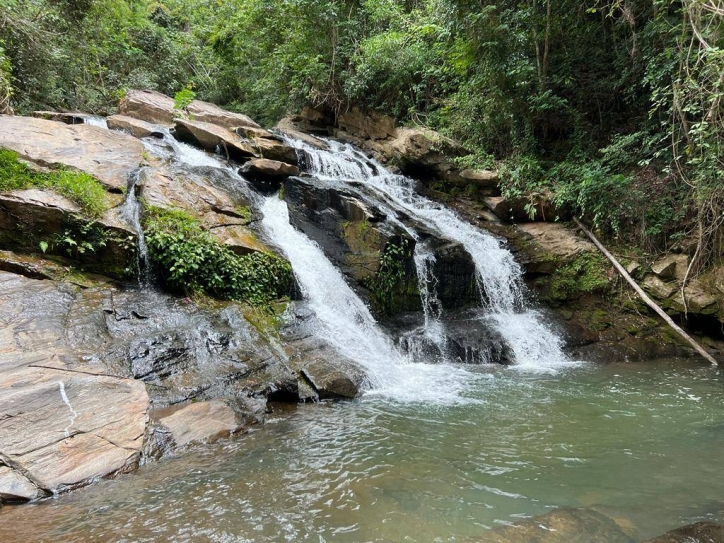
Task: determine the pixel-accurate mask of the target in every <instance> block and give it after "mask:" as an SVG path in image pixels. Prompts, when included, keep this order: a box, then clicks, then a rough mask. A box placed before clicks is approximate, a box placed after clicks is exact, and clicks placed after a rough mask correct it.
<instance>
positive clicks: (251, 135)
mask: <svg viewBox="0 0 724 543" xmlns="http://www.w3.org/2000/svg"><path fill="white" fill-rule="evenodd" d="M231 131H232V132H233V133H234V134H236V135H237V136H240V137H242V138H246V139H250V140H254V139H267V140H274V141H282V138H281V137H279V136H276V135H274V134H272V133H271V132H269V131H268V130H264V129H263V128H254V127H252V126H235V127H234V128H232V129H231Z"/></svg>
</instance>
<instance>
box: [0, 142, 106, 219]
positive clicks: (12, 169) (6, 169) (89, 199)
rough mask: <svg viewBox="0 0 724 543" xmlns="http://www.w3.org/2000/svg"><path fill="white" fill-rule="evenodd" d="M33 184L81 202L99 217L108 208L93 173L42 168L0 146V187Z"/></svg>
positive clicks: (87, 210)
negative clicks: (26, 162) (28, 162)
mask: <svg viewBox="0 0 724 543" xmlns="http://www.w3.org/2000/svg"><path fill="white" fill-rule="evenodd" d="M31 187H37V188H42V189H50V190H53V191H55V192H57V193H58V194H60V195H62V196H65V197H66V198H68V199H69V200H72V201H73V202H75V203H77V204H78V205H79V206H80V207H81V209H82V210H83V213H84V214H85V215H87V216H89V217H91V218H98V217H100V216H101V215H103V213H105V211H106V210H107V209H108V200H107V196H106V191H105V189H104V188H103V185H101V184H100V182H99V181H98V180H97V179H95V178H94V177H93V176H91V175H88V174H87V173H83V172H73V171H70V170H64V169H59V170H53V171H49V172H39V171H34V170H32V169H31V168H30V167H29V166H28V165H27V164H24V163H23V162H20V161H19V160H18V154H17V153H16V152H14V151H10V150H7V149H0V191H9V190H22V189H27V188H31Z"/></svg>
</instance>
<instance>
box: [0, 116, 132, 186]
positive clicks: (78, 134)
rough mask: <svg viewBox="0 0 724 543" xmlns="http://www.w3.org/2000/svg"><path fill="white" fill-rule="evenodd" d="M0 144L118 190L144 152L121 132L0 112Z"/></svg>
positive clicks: (25, 155)
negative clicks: (80, 172)
mask: <svg viewBox="0 0 724 543" xmlns="http://www.w3.org/2000/svg"><path fill="white" fill-rule="evenodd" d="M0 147H4V148H6V149H12V150H13V151H15V152H17V153H18V154H19V155H20V156H21V157H23V158H25V159H27V160H30V161H32V162H35V163H37V164H40V165H41V166H46V167H58V166H66V167H69V168H72V169H75V170H80V171H84V172H86V173H89V174H91V175H93V176H94V177H96V178H98V180H99V181H100V182H101V183H103V184H104V185H105V186H106V187H107V188H109V189H111V190H114V191H117V192H120V191H122V190H125V189H126V185H127V183H128V178H129V176H130V175H131V174H132V173H133V172H134V171H135V170H137V169H138V165H139V164H140V163H141V161H142V160H143V158H142V153H143V151H144V147H143V144H142V143H141V142H140V141H138V140H137V139H136V138H134V137H132V136H129V135H128V134H123V133H121V132H114V131H111V130H105V129H103V128H100V127H98V126H91V125H87V124H77V125H67V124H62V123H58V122H54V121H47V120H45V119H36V118H33V117H19V116H8V115H0Z"/></svg>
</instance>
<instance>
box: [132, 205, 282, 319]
mask: <svg viewBox="0 0 724 543" xmlns="http://www.w3.org/2000/svg"><path fill="white" fill-rule="evenodd" d="M144 230H145V235H146V243H147V245H148V250H149V256H150V258H151V261H152V263H153V265H154V267H155V269H156V271H157V272H158V274H159V275H160V277H161V278H162V280H163V281H164V282H165V283H166V285H167V286H168V287H169V288H171V289H173V290H176V291H181V292H185V293H205V294H208V295H210V296H214V297H216V298H221V299H230V300H240V301H248V302H250V303H252V304H254V305H260V304H266V303H269V302H271V301H273V300H276V299H279V298H281V297H283V296H285V295H286V294H288V292H289V288H290V284H291V279H292V270H291V266H290V265H289V264H288V263H287V262H285V261H284V260H282V259H280V258H278V257H276V256H274V255H271V254H267V253H251V254H248V255H242V256H239V255H237V254H235V253H234V252H233V251H231V250H230V249H228V248H226V247H224V246H223V245H221V244H220V243H219V242H218V241H217V240H216V239H215V238H213V237H212V236H211V234H209V233H208V232H207V231H206V230H204V229H203V228H202V227H201V225H200V224H199V222H198V221H197V220H196V219H194V218H193V217H191V216H190V215H188V214H187V213H185V212H184V211H180V210H163V209H159V208H150V209H149V210H148V211H147V213H146V216H145V217H144Z"/></svg>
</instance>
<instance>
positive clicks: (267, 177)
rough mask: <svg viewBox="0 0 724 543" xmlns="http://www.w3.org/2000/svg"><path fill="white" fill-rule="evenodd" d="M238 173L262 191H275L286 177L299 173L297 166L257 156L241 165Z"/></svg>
mask: <svg viewBox="0 0 724 543" xmlns="http://www.w3.org/2000/svg"><path fill="white" fill-rule="evenodd" d="M239 173H240V174H241V175H243V176H244V177H246V178H247V179H249V180H250V181H251V182H252V183H253V185H254V186H255V187H256V188H257V189H259V190H260V191H262V192H267V193H271V192H276V191H277V190H279V188H280V187H281V185H282V182H283V181H284V180H285V179H287V178H288V177H291V176H295V175H299V168H297V167H296V166H292V165H290V164H285V163H284V162H278V161H276V160H268V159H266V158H257V159H254V160H250V161H249V162H247V163H246V164H244V165H243V166H242V167H241V170H239Z"/></svg>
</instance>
